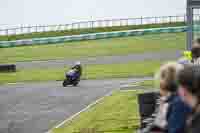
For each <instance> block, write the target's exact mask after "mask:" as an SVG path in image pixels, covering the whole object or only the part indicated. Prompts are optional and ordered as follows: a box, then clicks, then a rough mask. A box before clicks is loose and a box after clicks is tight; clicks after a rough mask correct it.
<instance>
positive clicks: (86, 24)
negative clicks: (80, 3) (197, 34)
mask: <svg viewBox="0 0 200 133" xmlns="http://www.w3.org/2000/svg"><path fill="white" fill-rule="evenodd" d="M196 18H198V19H199V15H196ZM176 22H186V16H185V15H182V16H162V17H140V18H127V19H110V20H96V21H82V22H77V23H71V24H60V25H35V26H22V27H15V28H9V29H0V36H1V35H6V36H8V35H18V34H30V33H37V32H49V31H65V30H77V29H83V28H89V29H91V28H101V27H114V26H131V25H145V24H164V23H176Z"/></svg>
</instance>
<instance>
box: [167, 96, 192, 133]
mask: <svg viewBox="0 0 200 133" xmlns="http://www.w3.org/2000/svg"><path fill="white" fill-rule="evenodd" d="M169 103H170V105H169V108H168V113H167V127H166V128H167V132H168V133H184V132H185V128H186V121H187V118H188V116H189V115H190V114H191V112H192V109H191V108H190V107H189V106H187V105H186V104H185V103H184V102H183V101H182V100H181V98H180V97H179V96H177V95H174V96H172V97H171V98H170V99H169Z"/></svg>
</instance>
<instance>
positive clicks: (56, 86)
mask: <svg viewBox="0 0 200 133" xmlns="http://www.w3.org/2000/svg"><path fill="white" fill-rule="evenodd" d="M146 79H151V78H150V77H149V78H148V77H146V78H132V79H111V80H87V81H86V80H85V81H81V83H80V85H79V86H78V87H67V88H64V87H62V86H61V82H43V83H26V84H25V83H19V84H11V85H3V86H0V133H45V132H47V131H48V130H49V129H50V128H52V127H53V126H55V125H56V124H59V123H60V122H61V121H63V120H64V119H66V118H68V117H70V116H72V115H73V114H75V113H77V112H79V111H80V110H82V109H84V108H85V107H86V106H87V105H89V104H91V103H92V102H94V101H95V100H97V99H99V98H101V97H102V96H104V95H106V94H107V93H110V92H111V91H113V90H115V89H118V88H119V87H120V86H122V85H126V84H130V83H133V82H137V81H142V80H146Z"/></svg>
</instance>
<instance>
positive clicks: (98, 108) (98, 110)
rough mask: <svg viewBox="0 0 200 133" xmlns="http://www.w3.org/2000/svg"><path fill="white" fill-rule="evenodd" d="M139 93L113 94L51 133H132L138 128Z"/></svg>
mask: <svg viewBox="0 0 200 133" xmlns="http://www.w3.org/2000/svg"><path fill="white" fill-rule="evenodd" d="M139 93H140V91H130V92H114V93H113V94H112V95H111V96H108V97H105V99H104V100H103V101H101V102H100V103H99V104H97V105H95V106H93V107H91V108H90V109H89V110H88V111H86V112H83V113H81V114H80V115H79V116H78V117H76V118H75V119H73V120H72V121H70V122H68V123H65V124H64V125H63V126H61V127H60V128H57V129H54V130H53V133H98V132H101V133H133V131H136V129H137V128H138V127H139V114H138V104H137V94H139Z"/></svg>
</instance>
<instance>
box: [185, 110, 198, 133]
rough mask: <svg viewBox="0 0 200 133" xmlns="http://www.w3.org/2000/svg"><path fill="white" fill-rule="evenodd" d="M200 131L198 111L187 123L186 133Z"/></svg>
mask: <svg viewBox="0 0 200 133" xmlns="http://www.w3.org/2000/svg"><path fill="white" fill-rule="evenodd" d="M199 132H200V112H197V113H194V115H193V116H192V118H191V120H190V122H189V123H188V125H187V133H199Z"/></svg>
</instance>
